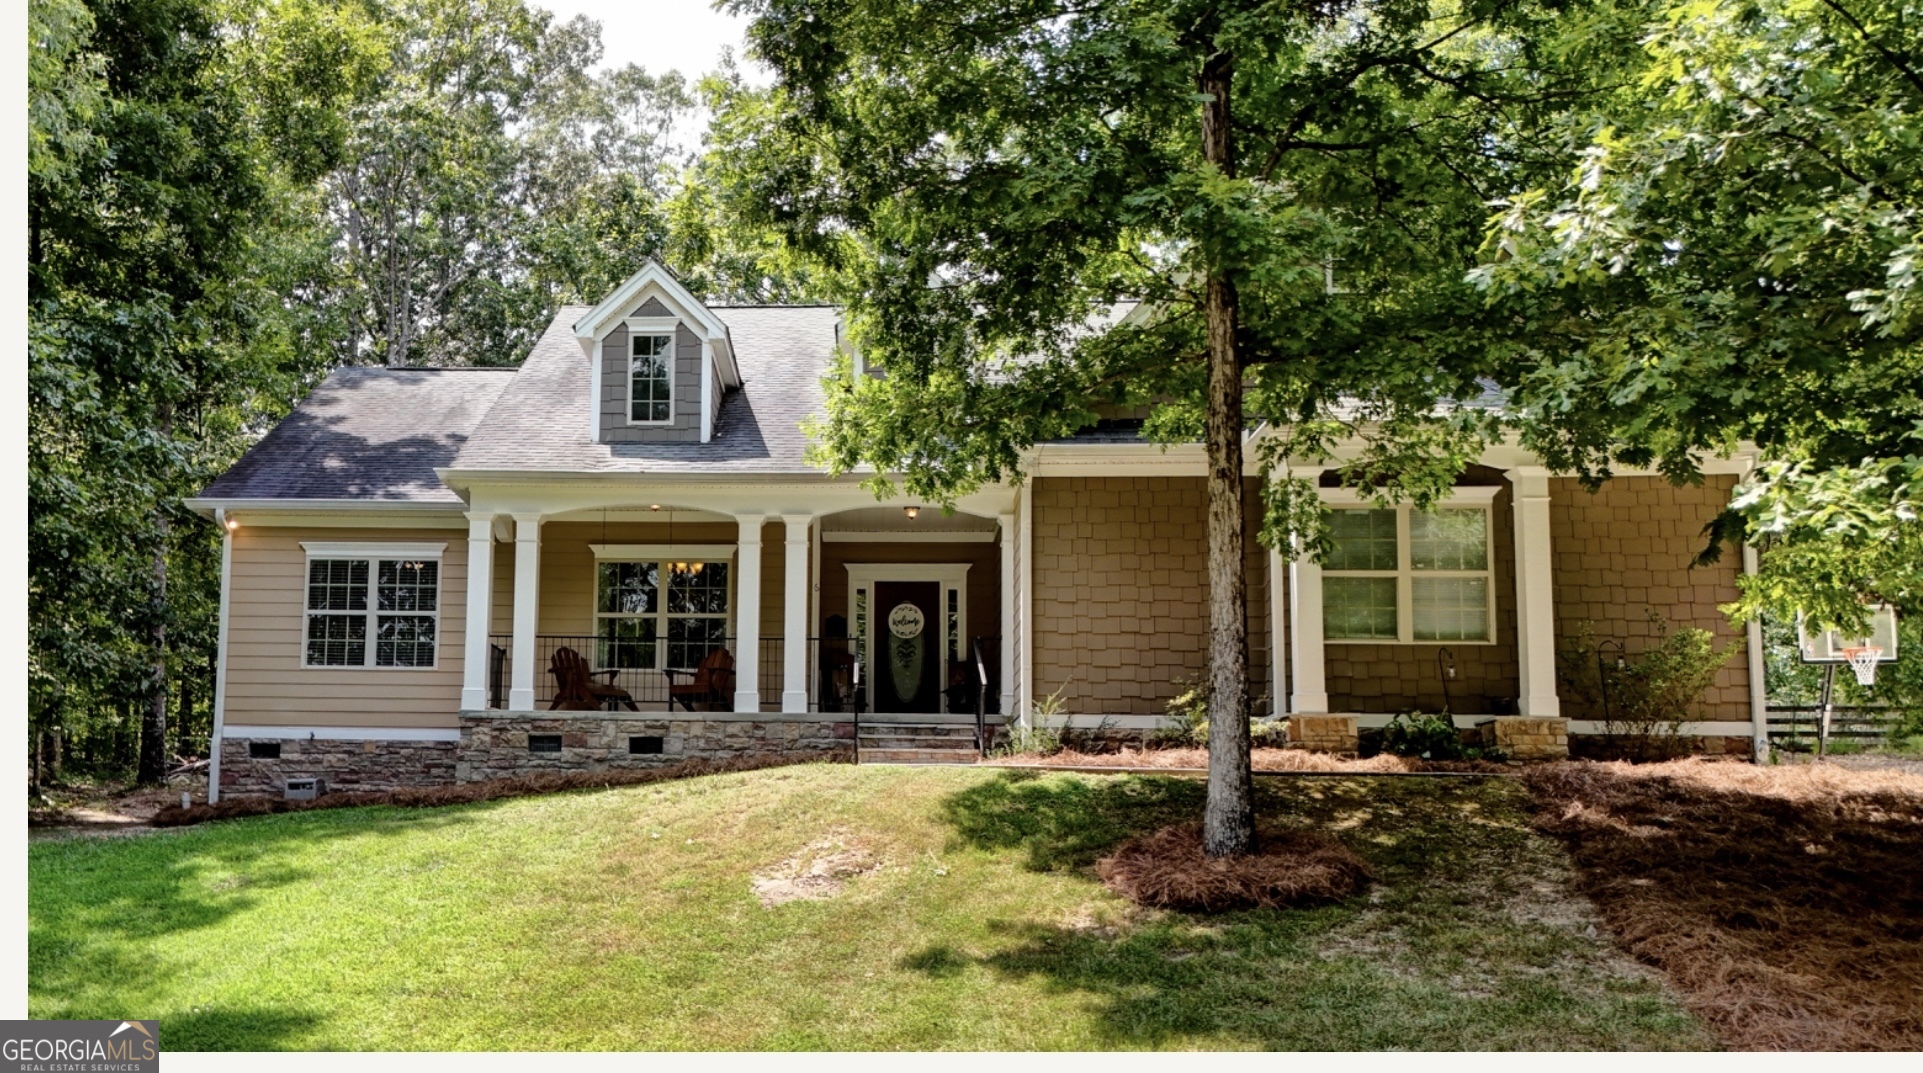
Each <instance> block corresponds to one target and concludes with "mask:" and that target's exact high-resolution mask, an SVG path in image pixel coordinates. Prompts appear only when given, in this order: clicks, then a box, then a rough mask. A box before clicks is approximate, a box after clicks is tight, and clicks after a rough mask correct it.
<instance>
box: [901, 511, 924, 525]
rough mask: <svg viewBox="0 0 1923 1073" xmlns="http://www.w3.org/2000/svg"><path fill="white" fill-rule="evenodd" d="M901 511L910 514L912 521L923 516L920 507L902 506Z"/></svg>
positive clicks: (909, 517)
mask: <svg viewBox="0 0 1923 1073" xmlns="http://www.w3.org/2000/svg"><path fill="white" fill-rule="evenodd" d="M901 512H902V513H903V514H906V515H908V520H909V521H911V522H912V521H914V520H915V519H916V518H919V517H921V508H920V507H903V508H901Z"/></svg>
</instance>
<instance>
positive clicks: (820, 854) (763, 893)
mask: <svg viewBox="0 0 1923 1073" xmlns="http://www.w3.org/2000/svg"><path fill="white" fill-rule="evenodd" d="M880 866H881V862H880V861H878V860H876V859H875V856H874V854H872V853H870V852H869V851H868V847H867V846H865V845H863V844H862V843H861V841H860V840H858V839H855V838H851V837H850V836H848V835H847V834H846V833H844V832H836V833H834V834H831V835H829V836H828V837H827V838H823V839H820V840H819V841H815V842H810V843H808V844H807V845H805V846H803V847H801V851H800V852H798V853H796V854H795V855H794V856H792V857H790V858H788V859H787V860H785V861H782V862H781V863H780V864H777V865H775V866H774V867H772V868H770V869H768V870H767V871H766V872H764V873H762V874H760V875H757V876H755V877H754V892H755V897H757V898H759V899H761V908H763V909H773V908H774V907H775V906H777V905H784V904H786V903H788V902H797V901H821V900H823V899H826V898H832V897H834V896H835V895H837V894H840V893H841V891H842V888H844V887H846V886H847V885H848V880H850V879H853V878H854V877H855V876H858V875H861V874H863V873H865V872H872V871H874V870H875V869H876V868H878V867H880Z"/></svg>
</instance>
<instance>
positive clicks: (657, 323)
mask: <svg viewBox="0 0 1923 1073" xmlns="http://www.w3.org/2000/svg"><path fill="white" fill-rule="evenodd" d="M625 323H626V324H627V328H628V353H627V359H628V364H627V376H626V378H625V379H626V381H627V385H628V406H627V411H626V416H627V419H628V425H629V427H631V428H670V427H672V426H673V425H674V404H675V402H676V401H677V400H676V399H675V397H674V396H675V385H674V382H675V380H676V379H678V377H677V376H676V375H675V374H676V373H677V372H679V371H680V370H679V369H678V368H676V367H677V366H678V365H679V364H680V360H681V359H680V354H679V351H680V349H681V348H680V332H679V331H678V329H679V328H680V327H681V322H680V321H679V320H678V319H676V318H674V317H629V318H628V319H627V321H626V322H625ZM643 335H665V336H667V337H668V419H667V420H666V421H636V420H635V419H634V340H635V338H636V337H637V336H643Z"/></svg>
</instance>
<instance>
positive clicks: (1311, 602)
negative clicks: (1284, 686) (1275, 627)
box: [1289, 543, 1329, 715]
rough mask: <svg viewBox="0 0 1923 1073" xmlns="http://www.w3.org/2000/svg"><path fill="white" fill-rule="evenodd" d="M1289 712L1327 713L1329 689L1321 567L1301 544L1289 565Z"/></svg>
mask: <svg viewBox="0 0 1923 1073" xmlns="http://www.w3.org/2000/svg"><path fill="white" fill-rule="evenodd" d="M1289 641H1290V649H1289V650H1290V652H1291V653H1292V654H1293V655H1294V657H1295V658H1294V659H1293V660H1291V661H1290V663H1291V670H1292V671H1293V673H1292V674H1291V675H1290V676H1289V682H1290V685H1291V686H1292V689H1291V691H1290V693H1289V711H1291V712H1296V713H1300V714H1303V715H1310V714H1317V713H1321V712H1326V711H1328V710H1329V686H1328V679H1327V677H1326V673H1325V668H1324V666H1323V659H1322V564H1321V563H1318V562H1316V561H1315V560H1314V559H1312V558H1310V557H1309V555H1308V554H1307V553H1306V552H1304V551H1303V550H1302V546H1301V544H1300V543H1298V544H1297V545H1296V548H1295V559H1294V561H1292V562H1291V563H1289Z"/></svg>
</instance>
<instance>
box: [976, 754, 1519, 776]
mask: <svg viewBox="0 0 1923 1073" xmlns="http://www.w3.org/2000/svg"><path fill="white" fill-rule="evenodd" d="M989 763H1016V764H1035V765H1038V766H1042V767H1090V768H1120V769H1130V768H1140V769H1143V770H1167V769H1171V768H1192V769H1206V768H1207V767H1208V766H1209V751H1208V750H1207V749H1129V748H1123V749H1120V750H1117V751H1115V752H1102V753H1084V752H1078V751H1076V750H1074V749H1063V750H1061V751H1060V752H1055V753H1050V754H1048V755H1046V756H1043V755H1041V754H1040V753H1019V754H1016V755H1014V756H1003V757H997V758H996V759H995V760H991V761H989ZM1250 764H1251V766H1253V767H1254V768H1255V770H1257V771H1307V772H1327V773H1330V774H1345V775H1400V774H1406V773H1409V772H1417V771H1448V772H1461V773H1468V774H1482V775H1498V774H1505V775H1506V774H1514V773H1515V771H1516V768H1513V767H1511V766H1509V765H1507V764H1499V763H1495V762H1494V761H1489V760H1417V759H1414V758H1411V757H1403V756H1391V755H1389V754H1388V753H1380V754H1378V755H1376V756H1371V757H1369V758H1368V759H1366V760H1362V759H1357V758H1355V757H1343V756H1337V755H1335V754H1333V753H1318V752H1311V751H1309V750H1307V749H1254V750H1251V751H1250Z"/></svg>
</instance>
